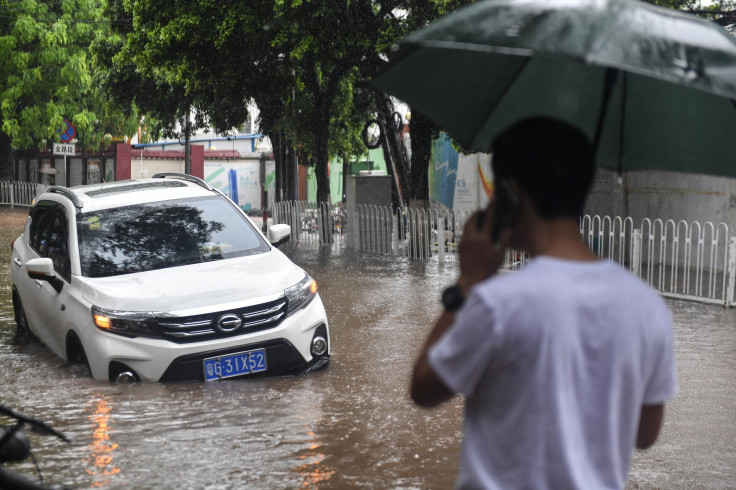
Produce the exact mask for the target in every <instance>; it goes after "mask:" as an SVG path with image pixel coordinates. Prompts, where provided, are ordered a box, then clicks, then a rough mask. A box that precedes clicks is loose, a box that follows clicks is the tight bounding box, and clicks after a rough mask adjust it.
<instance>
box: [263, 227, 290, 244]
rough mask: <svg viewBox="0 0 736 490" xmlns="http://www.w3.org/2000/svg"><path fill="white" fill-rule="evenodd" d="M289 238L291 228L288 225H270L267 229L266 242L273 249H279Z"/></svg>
mask: <svg viewBox="0 0 736 490" xmlns="http://www.w3.org/2000/svg"><path fill="white" fill-rule="evenodd" d="M290 238H291V226H289V225H284V224H281V225H271V226H269V227H268V241H269V242H271V245H273V246H274V247H280V246H281V245H283V244H284V243H286V242H288V241H289V239H290Z"/></svg>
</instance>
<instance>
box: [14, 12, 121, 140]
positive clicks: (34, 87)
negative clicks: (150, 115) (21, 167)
mask: <svg viewBox="0 0 736 490" xmlns="http://www.w3.org/2000/svg"><path fill="white" fill-rule="evenodd" d="M109 31H110V24H109V22H107V21H106V20H105V18H104V4H103V2H102V1H92V0H58V1H54V2H49V1H41V0H23V1H17V0H0V66H1V67H2V68H0V122H1V123H2V124H1V126H0V131H2V132H3V133H4V134H5V135H7V136H9V137H10V138H12V142H13V146H15V147H16V148H44V147H49V146H50V144H51V143H52V142H54V141H58V132H59V130H60V129H61V128H62V127H63V121H64V120H65V119H66V120H70V121H72V123H73V124H74V125H75V126H76V128H77V138H78V145H79V146H81V147H83V148H85V149H88V150H96V149H97V148H98V147H99V144H100V142H101V141H102V137H103V135H104V134H105V133H108V132H110V133H113V134H114V135H116V136H122V135H124V134H131V133H129V132H127V131H130V126H131V124H130V121H129V120H126V119H125V118H124V117H120V116H117V115H116V114H115V113H113V112H111V111H110V110H109V108H108V107H107V102H108V98H107V97H106V96H105V94H104V93H103V92H102V90H101V86H100V84H99V83H98V82H99V80H98V74H97V73H96V70H95V69H94V67H93V63H92V59H91V57H90V55H89V47H90V45H91V44H92V43H93V42H94V41H95V40H96V39H104V38H106V37H107V36H108V34H109Z"/></svg>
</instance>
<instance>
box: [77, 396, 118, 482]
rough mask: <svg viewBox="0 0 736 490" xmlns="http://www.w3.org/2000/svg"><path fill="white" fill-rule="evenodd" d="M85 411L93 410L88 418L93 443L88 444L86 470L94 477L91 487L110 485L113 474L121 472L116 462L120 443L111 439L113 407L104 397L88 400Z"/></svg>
mask: <svg viewBox="0 0 736 490" xmlns="http://www.w3.org/2000/svg"><path fill="white" fill-rule="evenodd" d="M84 411H85V412H86V413H88V412H91V414H90V415H89V416H88V419H89V421H90V422H92V444H90V445H89V446H87V448H88V449H89V453H90V454H89V457H88V458H87V460H86V463H87V469H86V470H85V471H86V472H87V474H88V475H90V476H91V477H92V482H91V483H90V487H91V488H104V487H107V486H109V485H110V483H111V478H110V477H111V476H113V475H118V474H120V468H119V467H117V466H116V465H115V463H114V459H115V458H114V456H115V455H114V453H115V451H116V450H117V448H118V445H117V444H116V443H114V442H111V441H110V434H111V433H112V430H111V428H110V412H111V411H112V407H111V406H110V404H109V403H108V402H107V401H106V400H105V399H104V398H102V399H99V400H94V401H90V402H87V403H86V404H85V406H84Z"/></svg>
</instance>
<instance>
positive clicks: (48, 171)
mask: <svg viewBox="0 0 736 490" xmlns="http://www.w3.org/2000/svg"><path fill="white" fill-rule="evenodd" d="M39 173H42V174H49V175H56V174H58V173H59V172H57V170H56V169H55V168H51V167H43V168H42V169H41V170H39Z"/></svg>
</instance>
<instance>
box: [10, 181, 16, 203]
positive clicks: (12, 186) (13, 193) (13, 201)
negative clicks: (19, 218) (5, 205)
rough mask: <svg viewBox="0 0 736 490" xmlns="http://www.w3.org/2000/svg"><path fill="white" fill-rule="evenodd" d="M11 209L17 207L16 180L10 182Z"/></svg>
mask: <svg viewBox="0 0 736 490" xmlns="http://www.w3.org/2000/svg"><path fill="white" fill-rule="evenodd" d="M9 187H10V209H15V182H10V186H9Z"/></svg>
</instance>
